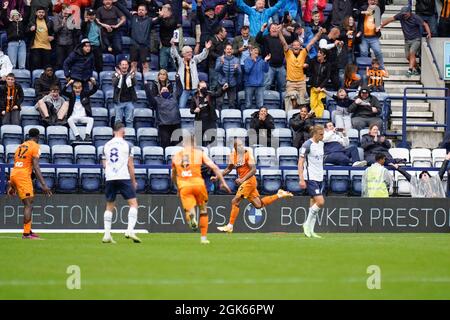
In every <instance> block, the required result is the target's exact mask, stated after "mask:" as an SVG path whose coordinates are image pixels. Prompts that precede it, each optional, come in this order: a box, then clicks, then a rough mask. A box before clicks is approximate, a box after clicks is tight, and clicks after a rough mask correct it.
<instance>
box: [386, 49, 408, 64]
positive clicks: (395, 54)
mask: <svg viewBox="0 0 450 320" xmlns="http://www.w3.org/2000/svg"><path fill="white" fill-rule="evenodd" d="M381 51H382V52H383V58H384V59H385V61H386V59H387V58H401V59H403V60H406V56H405V48H404V47H403V46H395V47H394V46H388V47H386V46H384V47H381Z"/></svg>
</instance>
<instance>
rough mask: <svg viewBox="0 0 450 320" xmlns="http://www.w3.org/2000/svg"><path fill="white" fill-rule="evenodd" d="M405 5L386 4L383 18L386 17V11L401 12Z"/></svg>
mask: <svg viewBox="0 0 450 320" xmlns="http://www.w3.org/2000/svg"><path fill="white" fill-rule="evenodd" d="M403 7H404V5H402V4H391V5H388V6H386V8H385V11H384V13H383V19H384V15H385V14H386V13H394V12H395V13H398V12H400V10H401V9H402V8H403Z"/></svg>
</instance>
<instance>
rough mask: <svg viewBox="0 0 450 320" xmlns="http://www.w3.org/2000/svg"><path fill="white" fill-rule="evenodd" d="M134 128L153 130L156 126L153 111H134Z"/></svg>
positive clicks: (142, 109)
mask: <svg viewBox="0 0 450 320" xmlns="http://www.w3.org/2000/svg"><path fill="white" fill-rule="evenodd" d="M133 116H134V127H135V128H147V127H148V128H151V127H154V125H155V118H154V117H153V110H151V109H144V108H139V109H134V114H133Z"/></svg>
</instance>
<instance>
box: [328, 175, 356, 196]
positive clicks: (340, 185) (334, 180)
mask: <svg viewBox="0 0 450 320" xmlns="http://www.w3.org/2000/svg"><path fill="white" fill-rule="evenodd" d="M349 176H350V175H349V172H348V171H346V170H328V182H329V188H328V190H329V191H331V192H332V193H336V194H346V193H347V192H348V190H349V189H350V183H351V182H350V177H349Z"/></svg>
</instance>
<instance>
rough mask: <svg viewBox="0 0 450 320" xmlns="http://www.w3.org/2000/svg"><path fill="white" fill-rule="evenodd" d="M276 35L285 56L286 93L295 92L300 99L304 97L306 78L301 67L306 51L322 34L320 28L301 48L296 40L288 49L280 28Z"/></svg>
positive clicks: (303, 64) (303, 65)
mask: <svg viewBox="0 0 450 320" xmlns="http://www.w3.org/2000/svg"><path fill="white" fill-rule="evenodd" d="M278 36H279V37H280V40H281V43H282V45H283V50H284V56H285V58H286V80H287V82H286V95H288V94H290V93H291V92H297V93H298V94H299V95H300V99H304V98H305V96H306V80H305V73H304V70H303V68H304V67H305V61H306V57H307V55H308V52H309V51H310V50H311V48H312V46H313V45H314V43H316V41H317V40H319V38H320V37H321V36H322V30H321V31H319V32H318V33H317V34H316V35H315V36H314V38H313V39H312V40H311V41H310V42H309V43H308V44H307V45H306V47H305V48H303V49H302V47H301V44H300V42H299V41H298V40H295V41H294V42H292V49H289V46H288V44H287V42H286V39H285V38H284V36H283V33H282V31H281V30H279V33H278Z"/></svg>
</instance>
